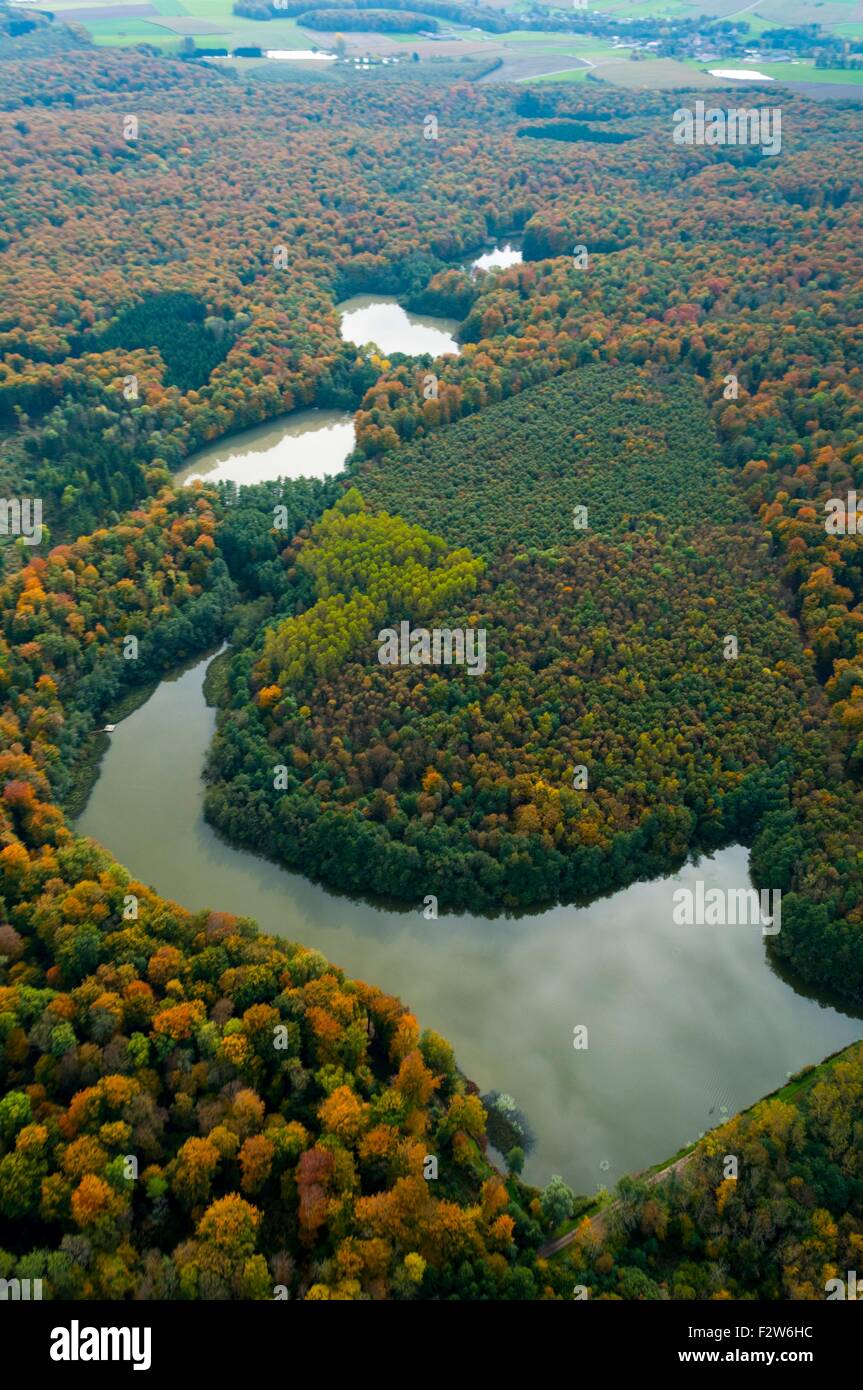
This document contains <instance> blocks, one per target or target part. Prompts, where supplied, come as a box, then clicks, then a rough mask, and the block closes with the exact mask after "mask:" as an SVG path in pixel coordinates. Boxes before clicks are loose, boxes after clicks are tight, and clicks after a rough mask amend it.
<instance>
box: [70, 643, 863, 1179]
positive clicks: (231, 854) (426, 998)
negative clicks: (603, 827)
mask: <svg viewBox="0 0 863 1390" xmlns="http://www.w3.org/2000/svg"><path fill="white" fill-rule="evenodd" d="M207 664H208V659H205V660H203V661H200V662H198V663H197V664H196V665H195V666H193V667H191V668H190V669H188V670H186V671H185V672H183V673H182V674H181V675H179V676H175V677H173V678H171V679H169V680H165V681H163V682H162V684H161V685H160V686H159V688H158V690H157V691H156V692H155V694H154V695H153V696H152V697H151V699H150V700H149V701H148V702H147V704H145V705H143V706H142V707H141V708H140V709H138V710H137V711H136V712H135V713H134V714H132V715H131V716H130V717H129V718H128V719H125V720H124V721H123V722H122V723H121V724H119V725H118V726H117V728H116V730H115V732H114V733H113V734H112V735H111V746H110V748H109V750H108V752H107V754H106V756H105V759H104V761H103V764H102V773H101V776H100V778H99V781H98V782H97V784H96V787H95V789H94V791H93V794H92V796H91V799H90V803H89V805H88V806H87V809H86V811H85V812H84V814H83V816H82V817H81V818H80V820H79V822H78V829H79V831H80V832H81V833H82V834H84V835H92V836H93V837H94V838H95V839H97V840H99V841H100V842H101V843H102V844H104V845H105V846H106V847H107V848H108V849H109V850H110V851H111V852H112V853H113V854H114V855H116V857H117V858H118V859H119V860H120V862H121V863H123V864H126V865H127V866H128V867H129V868H130V869H131V870H132V871H133V873H135V874H136V875H137V876H138V877H139V878H141V879H143V880H144V881H145V882H147V883H150V884H152V886H153V887H154V888H156V889H157V890H158V891H159V892H160V893H162V894H164V895H165V896H166V897H168V898H172V899H174V900H175V901H177V902H180V903H182V904H183V906H185V907H187V908H190V909H192V910H195V909H199V908H203V907H211V908H214V909H219V910H223V911H227V912H235V913H238V914H242V915H247V916H251V917H255V918H256V919H257V920H258V922H259V923H260V925H261V927H262V928H264V930H266V931H269V932H272V933H274V934H276V935H281V936H286V937H288V938H289V939H291V940H295V941H301V942H303V943H304V944H305V945H307V946H313V947H315V948H317V949H318V950H320V951H323V952H324V954H325V955H326V956H328V957H329V958H330V959H331V960H333V961H334V962H335V963H336V964H338V965H340V966H342V967H343V968H344V969H345V970H346V971H347V972H348V974H350V975H352V976H356V977H359V978H361V979H366V980H369V981H372V982H373V983H374V984H377V985H380V986H381V987H382V988H383V989H386V990H389V991H391V992H393V993H395V994H398V995H400V996H401V997H402V998H403V999H404V1000H405V1001H406V1002H408V1003H409V1004H410V1006H411V1008H412V1009H413V1010H414V1011H415V1012H416V1014H417V1016H418V1017H419V1019H420V1021H421V1023H422V1024H423V1025H424V1026H427V1027H430V1028H435V1029H437V1031H438V1032H440V1033H442V1034H443V1035H444V1037H446V1038H448V1039H449V1040H450V1042H451V1043H452V1044H453V1046H454V1047H455V1049H456V1056H457V1057H458V1059H459V1062H460V1064H461V1066H462V1067H463V1068H464V1070H465V1071H466V1072H467V1074H468V1075H469V1076H470V1077H472V1079H473V1080H474V1081H476V1083H477V1084H478V1085H479V1086H480V1087H481V1089H482V1090H484V1091H485V1090H490V1089H496V1090H501V1091H507V1092H509V1094H511V1095H513V1096H514V1097H515V1099H516V1100H517V1101H518V1103H519V1104H520V1106H521V1107H522V1109H523V1110H524V1111H525V1112H526V1114H527V1116H528V1119H529V1120H530V1122H531V1124H532V1126H533V1128H534V1130H535V1132H536V1135H537V1146H536V1149H535V1151H534V1153H533V1155H532V1156H531V1158H530V1159H529V1160H528V1163H527V1166H526V1169H525V1175H526V1177H527V1178H528V1180H530V1181H533V1182H536V1183H538V1184H544V1183H545V1182H547V1181H548V1178H549V1176H550V1175H551V1174H552V1173H561V1174H563V1176H564V1177H566V1178H567V1180H568V1181H569V1182H570V1183H571V1184H572V1185H573V1186H574V1187H575V1188H576V1189H577V1190H579V1191H582V1192H591V1191H593V1190H594V1189H595V1188H596V1187H597V1186H598V1185H611V1184H613V1183H614V1182H616V1181H617V1179H618V1178H620V1177H621V1176H622V1174H624V1173H626V1172H631V1171H634V1170H637V1169H641V1168H644V1167H647V1166H648V1165H650V1164H652V1163H654V1162H658V1161H659V1160H660V1159H662V1158H665V1157H667V1156H669V1155H671V1154H673V1153H674V1152H675V1151H676V1150H677V1148H678V1147H680V1146H681V1145H682V1144H684V1143H686V1142H688V1141H689V1140H692V1139H696V1138H697V1137H698V1135H699V1134H700V1133H701V1132H702V1131H704V1130H706V1129H708V1128H710V1127H711V1126H712V1125H715V1124H717V1123H719V1122H720V1121H721V1120H722V1119H723V1117H724V1116H725V1115H726V1114H732V1113H734V1111H736V1110H739V1109H741V1108H742V1107H744V1106H746V1105H748V1104H750V1103H751V1102H752V1101H753V1100H755V1099H757V1098H758V1096H760V1095H762V1094H764V1093H765V1092H767V1091H770V1090H772V1089H773V1088H774V1087H776V1086H778V1085H780V1084H782V1083H783V1082H784V1080H785V1079H786V1077H787V1075H788V1074H789V1073H790V1072H794V1071H796V1070H798V1069H799V1068H800V1067H801V1066H803V1065H805V1064H806V1063H807V1062H813V1061H818V1060H820V1058H821V1057H823V1056H825V1055H827V1054H828V1053H830V1052H833V1051H835V1050H836V1049H837V1048H839V1047H842V1046H845V1045H846V1044H847V1043H850V1042H853V1041H854V1040H855V1039H856V1038H858V1037H859V1036H860V1035H861V1033H863V1028H861V1025H860V1024H859V1022H857V1020H855V1019H854V1018H852V1017H849V1016H846V1015H844V1014H842V1013H841V1012H839V1011H837V1010H836V1009H834V1008H832V1007H828V1006H825V1005H822V1004H819V1003H818V1002H817V1001H815V1000H814V999H809V998H807V997H805V996H804V995H802V994H798V993H796V992H795V990H794V989H792V988H791V987H790V986H789V985H788V984H786V983H785V982H784V981H783V980H782V979H781V978H780V977H779V976H778V975H777V974H775V973H774V971H773V970H772V969H771V967H770V965H769V964H768V962H767V960H766V957H765V949H764V942H763V939H762V937H761V934H760V931H759V930H758V929H757V928H755V927H748V926H740V927H680V926H676V925H674V923H673V921H672V893H673V891H674V889H675V888H676V887H678V886H680V885H682V884H692V883H694V882H695V880H696V879H697V878H702V879H704V881H705V882H706V883H708V884H709V885H710V886H712V887H720V888H733V887H742V886H745V885H747V884H748V878H747V872H746V863H747V852H746V850H745V849H743V848H742V847H740V846H735V847H732V848H730V849H726V850H723V851H722V852H721V853H719V854H717V855H715V856H714V857H713V858H712V859H710V860H705V861H703V862H702V863H701V865H700V866H699V867H698V868H696V867H695V866H694V865H687V866H686V867H685V868H684V869H683V870H682V871H681V873H680V874H679V875H676V876H675V877H672V878H667V879H659V880H655V881H653V882H651V883H639V884H635V885H634V886H633V887H631V888H628V889H625V890H624V891H623V892H620V893H615V894H614V895H613V896H612V897H609V898H605V899H601V900H600V901H598V902H596V903H594V904H592V905H591V906H590V907H587V908H572V907H558V908H553V909H551V910H550V911H548V912H543V913H539V914H536V915H533V916H526V917H521V918H515V919H513V918H499V919H496V920H488V919H485V918H477V917H470V916H460V917H441V918H439V919H438V920H437V921H427V920H426V919H425V918H424V916H423V913H422V911H421V910H420V911H413V912H396V911H390V910H382V909H379V908H376V907H373V906H371V905H370V904H368V903H365V902H362V901H354V900H352V899H349V898H344V897H336V896H334V895H333V894H331V893H329V892H327V891H326V890H325V889H323V888H321V887H319V886H317V885H315V884H313V883H310V882H308V881H307V880H305V879H304V878H302V877H301V876H299V875H297V874H293V873H287V872H285V871H284V870H283V869H280V868H279V867H278V866H277V865H275V864H271V863H268V862H267V861H266V860H263V859H258V858H256V857H255V856H254V855H252V854H250V853H248V852H246V851H245V850H240V849H234V848H233V847H231V846H230V845H228V844H226V843H225V842H224V841H223V840H221V839H220V838H219V837H218V836H217V835H216V833H215V832H214V831H213V830H212V829H211V828H210V826H208V825H207V824H206V822H205V821H204V819H203V815H202V804H203V784H202V781H201V770H202V767H203V764H204V757H205V753H206V750H207V746H208V744H209V741H210V738H211V737H212V733H213V728H214V725H215V714H214V711H213V710H211V709H209V708H208V707H207V705H206V704H205V702H204V696H203V691H202V683H203V679H204V673H205V671H206V668H207ZM579 1024H586V1025H587V1028H588V1030H589V1031H588V1047H587V1049H586V1050H578V1051H577V1050H576V1049H575V1048H574V1046H573V1029H574V1028H575V1027H576V1026H577V1025H579Z"/></svg>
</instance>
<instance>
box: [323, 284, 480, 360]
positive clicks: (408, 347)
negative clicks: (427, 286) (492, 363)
mask: <svg viewBox="0 0 863 1390" xmlns="http://www.w3.org/2000/svg"><path fill="white" fill-rule="evenodd" d="M336 309H337V311H338V313H340V314H341V316H342V337H343V338H344V340H345V342H347V343H356V344H357V346H358V347H363V346H365V344H366V343H375V344H376V345H377V346H378V347H379V348H380V350H381V352H404V353H407V354H408V355H409V356H412V357H418V356H419V355H420V354H421V353H425V352H428V353H431V355H432V356H433V357H440V356H442V355H443V354H444V353H447V352H452V353H458V351H459V345H458V343H457V342H456V340H455V333H456V330H457V329H458V320H457V319H444V318H437V317H436V316H435V315H433V314H412V313H411V312H410V311H409V310H408V309H403V308H402V306H401V304H399V302H398V300H397V299H395V298H393V296H392V295H386V294H358V295H354V297H353V298H352V299H345V300H343V302H342V303H341V304H337V305H336Z"/></svg>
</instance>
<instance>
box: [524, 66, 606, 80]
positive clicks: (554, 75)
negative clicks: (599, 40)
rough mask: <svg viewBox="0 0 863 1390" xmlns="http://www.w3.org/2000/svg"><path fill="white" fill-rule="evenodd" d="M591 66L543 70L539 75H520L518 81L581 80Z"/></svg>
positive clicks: (590, 70) (589, 70) (590, 69)
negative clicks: (551, 70) (559, 70)
mask: <svg viewBox="0 0 863 1390" xmlns="http://www.w3.org/2000/svg"><path fill="white" fill-rule="evenodd" d="M592 71H593V69H592V68H567V69H566V70H565V71H563V72H545V73H541V74H540V75H539V77H520V78H518V81H519V82H583V81H584V79H585V78H586V77H587V74H588V73H589V72H592Z"/></svg>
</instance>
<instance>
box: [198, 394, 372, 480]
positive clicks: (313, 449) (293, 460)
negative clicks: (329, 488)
mask: <svg viewBox="0 0 863 1390" xmlns="http://www.w3.org/2000/svg"><path fill="white" fill-rule="evenodd" d="M353 447H354V417H353V415H351V414H349V413H348V412H347V411H344V410H296V411H293V412H292V413H291V414H290V415H281V416H279V417H278V418H277V419H275V420H268V421H266V423H265V424H262V425H253V426H252V427H251V429H247V430H240V431H239V432H238V433H237V434H232V435H230V436H229V437H228V438H222V439H219V440H217V441H216V442H215V443H214V444H210V445H208V446H207V448H205V449H199V450H198V452H197V453H195V454H190V455H189V458H188V459H187V461H186V464H185V466H184V467H183V468H182V469H180V471H179V472H178V473H176V474H175V475H174V481H175V483H178V484H185V483H191V482H194V480H195V479H196V478H204V479H206V481H207V482H208V483H222V482H228V481H230V482H234V483H265V482H269V481H270V480H271V479H273V478H300V477H303V478H323V477H324V476H325V475H326V474H328V473H330V474H332V473H341V471H342V469H343V468H344V465H345V459H346V458H347V456H348V454H349V453H350V452H351V450H352V449H353Z"/></svg>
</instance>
